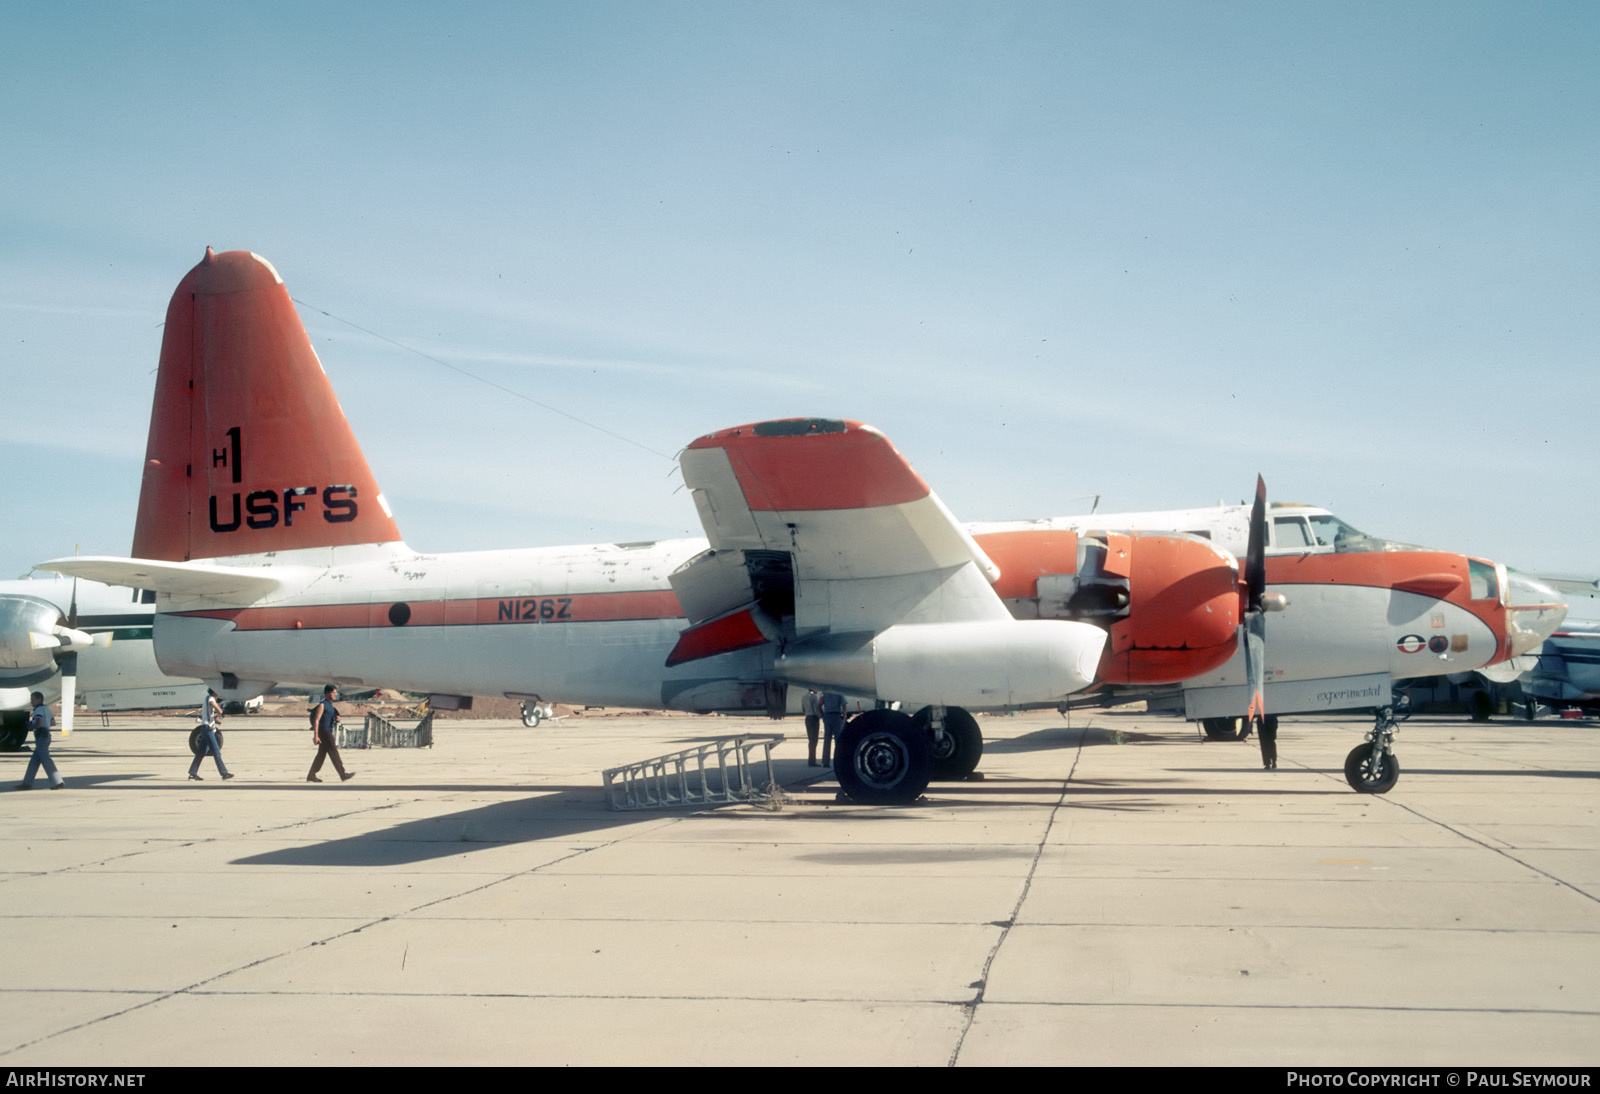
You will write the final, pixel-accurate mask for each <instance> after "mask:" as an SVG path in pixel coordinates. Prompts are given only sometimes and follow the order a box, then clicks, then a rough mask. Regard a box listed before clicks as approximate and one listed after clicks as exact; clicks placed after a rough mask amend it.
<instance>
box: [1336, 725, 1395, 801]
mask: <svg viewBox="0 0 1600 1094" xmlns="http://www.w3.org/2000/svg"><path fill="white" fill-rule="evenodd" d="M1402 717H1403V716H1401V717H1397V716H1396V715H1395V711H1394V708H1393V707H1382V708H1380V709H1379V710H1378V713H1377V717H1376V718H1375V719H1374V720H1373V723H1372V729H1371V730H1370V731H1369V732H1368V733H1367V739H1366V743H1364V744H1359V745H1356V747H1355V748H1352V749H1351V750H1350V755H1348V756H1346V757H1345V758H1344V780H1345V782H1347V783H1349V784H1350V788H1351V789H1352V790H1354V791H1355V792H1356V793H1358V794H1387V793H1388V792H1389V791H1391V790H1393V789H1394V784H1395V783H1397V782H1399V781H1400V760H1399V758H1398V757H1396V756H1395V754H1394V734H1395V730H1396V729H1397V728H1399V725H1400V722H1401V720H1402Z"/></svg>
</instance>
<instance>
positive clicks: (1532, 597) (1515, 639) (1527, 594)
mask: <svg viewBox="0 0 1600 1094" xmlns="http://www.w3.org/2000/svg"><path fill="white" fill-rule="evenodd" d="M1506 578H1507V584H1508V585H1509V586H1510V588H1509V589H1508V590H1507V593H1506V639H1507V641H1508V642H1509V643H1510V645H1511V656H1512V657H1517V656H1519V655H1521V654H1524V653H1527V652H1528V651H1529V650H1531V649H1534V648H1536V647H1537V646H1538V645H1539V643H1541V642H1543V641H1544V640H1545V639H1546V638H1549V637H1550V636H1551V635H1552V634H1554V633H1555V630H1556V628H1557V627H1559V626H1561V623H1562V621H1563V620H1564V619H1566V618H1567V605H1566V604H1565V603H1564V602H1563V601H1562V599H1561V596H1560V594H1559V593H1557V592H1556V591H1555V590H1554V589H1552V588H1551V587H1550V586H1548V585H1546V584H1544V583H1543V582H1542V581H1535V580H1534V579H1533V578H1531V577H1529V576H1527V575H1526V574H1519V573H1517V572H1516V571H1515V570H1508V571H1507V572H1506Z"/></svg>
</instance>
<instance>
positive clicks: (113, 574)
mask: <svg viewBox="0 0 1600 1094" xmlns="http://www.w3.org/2000/svg"><path fill="white" fill-rule="evenodd" d="M35 569H38V570H49V571H52V572H53V573H58V574H65V575H67V576H68V577H81V578H85V579H86V580H89V581H99V582H101V583H103V584H106V585H120V586H122V587H124V588H129V589H153V590H155V591H156V592H158V593H168V594H170V595H172V596H207V597H216V596H231V597H241V598H244V599H247V600H260V599H262V598H264V597H267V596H270V595H271V594H272V593H274V592H276V591H277V590H278V589H280V588H282V587H283V586H284V584H285V581H284V580H283V578H281V577H278V576H273V574H272V572H271V571H270V570H262V569H247V568H245V567H235V566H211V565H202V564H200V563H194V562H162V561H159V560H156V559H149V558H115V557H111V556H107V555H82V556H74V557H72V558H56V559H51V560H50V561H49V562H41V563H39V565H38V566H36V567H35Z"/></svg>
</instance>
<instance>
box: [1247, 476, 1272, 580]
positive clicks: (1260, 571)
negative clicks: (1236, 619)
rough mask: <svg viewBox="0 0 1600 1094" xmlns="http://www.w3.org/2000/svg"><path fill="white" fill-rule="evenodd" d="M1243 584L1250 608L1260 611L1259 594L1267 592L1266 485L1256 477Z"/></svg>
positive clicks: (1261, 479)
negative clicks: (1247, 594)
mask: <svg viewBox="0 0 1600 1094" xmlns="http://www.w3.org/2000/svg"><path fill="white" fill-rule="evenodd" d="M1244 583H1245V588H1246V589H1248V590H1249V593H1250V604H1249V606H1250V608H1251V609H1253V610H1260V608H1261V594H1262V593H1264V592H1266V590H1267V484H1266V480H1264V479H1263V478H1262V477H1261V476H1260V475H1257V476H1256V500H1255V504H1254V505H1252V506H1251V507H1250V539H1249V544H1248V547H1247V548H1246V552H1245V558H1244Z"/></svg>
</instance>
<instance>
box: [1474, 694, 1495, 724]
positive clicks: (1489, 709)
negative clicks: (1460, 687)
mask: <svg viewBox="0 0 1600 1094" xmlns="http://www.w3.org/2000/svg"><path fill="white" fill-rule="evenodd" d="M1493 713H1494V703H1492V702H1490V700H1489V696H1488V694H1487V693H1485V692H1481V691H1475V692H1473V693H1472V720H1473V721H1474V722H1487V721H1488V720H1489V716H1490V715H1491V714H1493Z"/></svg>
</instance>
